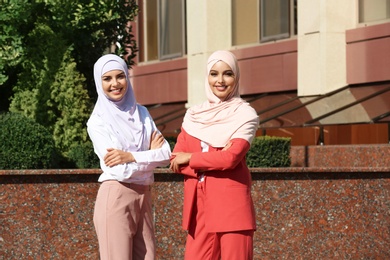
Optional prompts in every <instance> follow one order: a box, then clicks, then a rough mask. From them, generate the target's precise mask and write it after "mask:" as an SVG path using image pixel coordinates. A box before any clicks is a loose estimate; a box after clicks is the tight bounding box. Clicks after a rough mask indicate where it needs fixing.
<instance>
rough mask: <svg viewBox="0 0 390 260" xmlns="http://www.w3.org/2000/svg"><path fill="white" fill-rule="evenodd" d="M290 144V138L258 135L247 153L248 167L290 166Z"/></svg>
mask: <svg viewBox="0 0 390 260" xmlns="http://www.w3.org/2000/svg"><path fill="white" fill-rule="evenodd" d="M290 146H291V139H290V138H285V137H271V136H258V137H256V138H255V139H253V141H252V145H251V148H250V150H249V151H248V153H247V155H246V161H247V164H248V167H250V168H257V167H289V166H290V165H291V158H290Z"/></svg>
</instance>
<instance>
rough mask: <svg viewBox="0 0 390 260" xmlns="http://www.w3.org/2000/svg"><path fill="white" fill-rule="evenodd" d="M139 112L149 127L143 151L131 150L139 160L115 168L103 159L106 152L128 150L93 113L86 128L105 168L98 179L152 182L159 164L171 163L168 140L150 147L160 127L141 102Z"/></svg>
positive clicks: (138, 182)
mask: <svg viewBox="0 0 390 260" xmlns="http://www.w3.org/2000/svg"><path fill="white" fill-rule="evenodd" d="M138 111H139V113H140V118H141V119H144V120H142V121H143V122H144V127H145V129H146V135H147V138H146V141H145V142H144V143H143V144H142V148H141V150H140V151H137V152H134V151H132V152H131V154H132V155H133V156H134V158H135V160H136V162H132V163H126V164H119V165H116V166H113V167H108V166H106V165H105V164H104V159H103V158H104V156H105V155H106V154H107V149H108V148H114V149H119V150H123V151H126V152H129V151H128V150H127V149H126V148H124V147H122V145H121V144H120V142H119V140H118V138H117V137H116V135H115V133H114V132H113V130H112V128H111V127H110V126H109V125H108V124H106V123H105V122H104V121H103V120H102V118H101V117H99V116H98V115H92V116H91V117H90V119H89V120H88V123H87V131H88V134H89V137H90V138H91V140H92V143H93V146H94V150H95V153H96V154H97V156H98V157H99V160H100V167H101V169H102V171H103V173H102V174H101V175H100V177H99V180H98V181H99V182H103V181H106V180H117V181H121V182H126V183H134V184H140V185H150V184H152V183H153V182H154V174H153V170H154V169H155V168H156V167H164V166H167V165H168V164H169V158H170V156H171V149H170V146H169V143H168V142H167V141H166V140H165V142H164V144H163V146H162V147H161V148H159V149H154V150H149V145H150V136H151V134H152V132H153V131H155V130H157V127H156V125H155V123H154V122H153V119H152V117H151V116H150V114H149V112H148V110H147V109H146V108H145V107H143V106H141V105H138Z"/></svg>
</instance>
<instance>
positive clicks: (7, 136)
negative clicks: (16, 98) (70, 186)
mask: <svg viewBox="0 0 390 260" xmlns="http://www.w3.org/2000/svg"><path fill="white" fill-rule="evenodd" d="M55 151H56V149H55V145H54V140H53V136H52V135H51V133H50V132H49V131H48V130H47V129H46V128H45V127H43V126H42V125H40V124H38V123H36V122H35V121H33V120H32V119H29V118H27V117H25V116H23V115H21V114H15V113H5V114H1V115H0V169H48V168H52V167H53V162H54V161H56V159H55V157H56V152H55Z"/></svg>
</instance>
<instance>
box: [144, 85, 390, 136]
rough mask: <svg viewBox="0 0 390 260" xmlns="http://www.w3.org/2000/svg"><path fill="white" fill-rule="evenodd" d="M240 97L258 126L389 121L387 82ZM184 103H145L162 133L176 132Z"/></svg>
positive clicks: (389, 87)
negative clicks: (318, 91) (310, 92)
mask: <svg viewBox="0 0 390 260" xmlns="http://www.w3.org/2000/svg"><path fill="white" fill-rule="evenodd" d="M243 98H244V99H245V100H247V101H248V102H249V103H250V104H251V105H252V107H253V108H254V109H255V110H256V111H257V114H258V115H259V117H260V128H261V129H270V128H289V127H311V126H327V125H346V124H372V123H388V124H390V81H387V82H380V83H371V84H362V85H349V86H345V87H343V88H340V89H338V90H335V91H333V92H330V93H327V94H324V95H317V96H305V97H300V96H297V93H296V92H295V91H290V92H283V93H280V92H278V93H267V94H258V95H251V96H245V97H243ZM185 104H186V103H185V102H180V103H171V104H157V105H153V106H148V110H149V112H150V114H151V115H152V117H153V119H154V121H155V123H156V125H157V127H158V128H159V129H160V131H161V132H162V133H163V134H164V135H165V136H176V135H177V134H178V133H179V132H180V128H181V125H182V122H183V117H184V114H185V112H186V107H185ZM389 128H390V127H389Z"/></svg>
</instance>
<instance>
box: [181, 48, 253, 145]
mask: <svg viewBox="0 0 390 260" xmlns="http://www.w3.org/2000/svg"><path fill="white" fill-rule="evenodd" d="M218 61H223V62H225V63H226V64H227V65H229V67H230V68H231V69H232V71H233V73H234V75H235V79H236V81H235V86H234V89H233V91H232V92H231V93H230V94H229V95H228V96H227V97H226V99H225V100H224V101H221V100H220V99H219V98H218V97H217V96H215V95H214V93H213V92H212V90H211V88H210V85H209V82H208V75H209V73H210V70H211V68H212V67H213V66H214V64H216V63H217V62H218ZM239 81H240V70H239V67H238V62H237V59H236V57H235V56H234V55H233V53H231V52H229V51H216V52H214V53H212V54H211V55H210V57H209V59H208V61H207V72H206V79H205V85H204V88H205V91H206V95H207V101H205V102H203V103H202V104H200V105H196V106H194V107H191V108H189V109H188V110H187V113H186V115H185V116H184V121H183V128H184V130H185V131H186V132H187V133H188V134H189V135H191V136H194V137H196V138H198V139H200V140H202V141H204V142H206V143H208V144H209V145H211V146H213V147H224V146H225V145H226V144H227V143H228V142H229V140H231V139H233V138H242V139H245V140H247V141H248V142H249V143H251V142H252V140H253V138H254V136H255V133H256V130H257V128H258V122H259V121H258V120H259V118H258V116H257V113H256V111H255V110H254V109H253V108H252V107H251V106H250V105H249V103H247V102H246V101H245V100H243V99H241V97H240V94H239Z"/></svg>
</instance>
